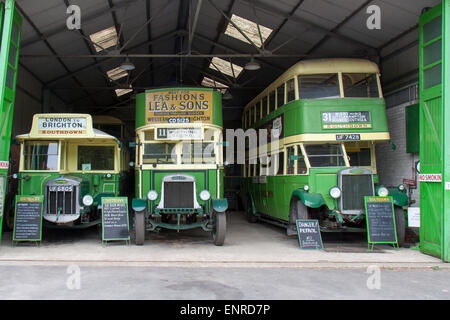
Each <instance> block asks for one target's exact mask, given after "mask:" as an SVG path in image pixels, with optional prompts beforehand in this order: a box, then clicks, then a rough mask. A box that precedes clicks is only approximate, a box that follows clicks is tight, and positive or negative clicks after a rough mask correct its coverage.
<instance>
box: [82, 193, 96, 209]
mask: <svg viewBox="0 0 450 320" xmlns="http://www.w3.org/2000/svg"><path fill="white" fill-rule="evenodd" d="M93 203H94V198H92V196H91V195H90V194H87V195H85V196H84V197H83V204H84V205H85V206H88V207H89V206H92V204H93Z"/></svg>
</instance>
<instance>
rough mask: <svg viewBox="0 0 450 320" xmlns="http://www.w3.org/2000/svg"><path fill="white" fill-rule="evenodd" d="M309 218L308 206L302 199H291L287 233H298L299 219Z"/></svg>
mask: <svg viewBox="0 0 450 320" xmlns="http://www.w3.org/2000/svg"><path fill="white" fill-rule="evenodd" d="M299 219H309V214H308V208H307V207H306V206H305V205H304V204H303V203H302V202H301V201H300V199H299V198H297V197H294V198H292V199H291V204H290V209H289V226H288V228H287V235H288V236H292V235H296V234H297V226H296V223H297V220H299Z"/></svg>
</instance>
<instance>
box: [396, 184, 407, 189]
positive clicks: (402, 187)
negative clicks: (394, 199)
mask: <svg viewBox="0 0 450 320" xmlns="http://www.w3.org/2000/svg"><path fill="white" fill-rule="evenodd" d="M398 190H400V191H405V190H406V187H405V185H404V184H401V185H399V186H398Z"/></svg>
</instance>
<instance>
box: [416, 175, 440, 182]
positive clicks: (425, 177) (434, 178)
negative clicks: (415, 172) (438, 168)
mask: <svg viewBox="0 0 450 320" xmlns="http://www.w3.org/2000/svg"><path fill="white" fill-rule="evenodd" d="M419 180H420V182H442V174H440V173H439V174H421V175H419Z"/></svg>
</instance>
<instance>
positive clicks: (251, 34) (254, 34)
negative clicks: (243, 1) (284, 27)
mask: <svg viewBox="0 0 450 320" xmlns="http://www.w3.org/2000/svg"><path fill="white" fill-rule="evenodd" d="M231 21H233V23H234V24H235V25H236V26H238V27H239V29H241V30H242V32H244V33H245V35H246V36H247V37H248V38H249V39H250V40H252V41H253V43H254V44H255V45H256V46H257V47H259V48H261V46H262V43H261V38H262V41H263V43H264V42H265V41H266V40H267V38H268V37H269V36H270V34H271V33H272V31H273V30H272V29H270V28H267V27H264V26H262V25H259V30H260V31H261V37H260V36H259V31H258V24H257V23H255V22H253V21H250V20H247V19H245V18H242V17H240V16H237V15H235V14H233V15H232V16H231ZM225 34H226V35H229V36H230V37H233V38H236V39H239V40H241V41H244V42H247V43H250V42H249V41H248V40H247V39H246V38H245V37H244V36H243V35H242V33H240V32H239V30H238V29H236V28H235V27H234V26H233V24H231V22H229V23H228V26H227V29H226V30H225Z"/></svg>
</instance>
